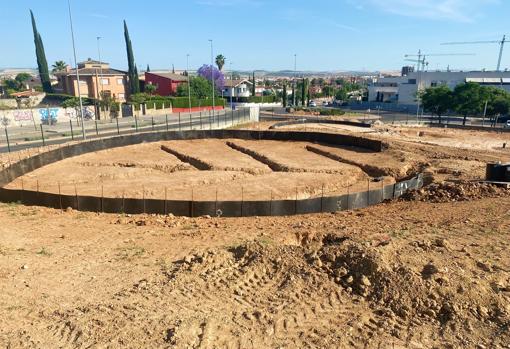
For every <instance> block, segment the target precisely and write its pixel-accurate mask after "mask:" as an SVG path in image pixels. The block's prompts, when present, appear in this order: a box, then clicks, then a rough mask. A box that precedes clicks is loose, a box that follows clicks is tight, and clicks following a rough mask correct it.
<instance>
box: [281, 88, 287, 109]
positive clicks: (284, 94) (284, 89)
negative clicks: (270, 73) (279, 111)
mask: <svg viewBox="0 0 510 349" xmlns="http://www.w3.org/2000/svg"><path fill="white" fill-rule="evenodd" d="M287 97H288V96H287V84H284V85H283V92H282V102H283V107H284V108H286V107H287Z"/></svg>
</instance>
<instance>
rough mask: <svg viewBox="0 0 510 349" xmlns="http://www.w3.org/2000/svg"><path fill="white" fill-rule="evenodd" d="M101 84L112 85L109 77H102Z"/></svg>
mask: <svg viewBox="0 0 510 349" xmlns="http://www.w3.org/2000/svg"><path fill="white" fill-rule="evenodd" d="M101 85H110V79H107V78H103V79H101Z"/></svg>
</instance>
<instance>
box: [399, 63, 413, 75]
mask: <svg viewBox="0 0 510 349" xmlns="http://www.w3.org/2000/svg"><path fill="white" fill-rule="evenodd" d="M413 72H414V67H413V66H410V65H407V66H405V67H402V76H408V75H409V74H411V73H413Z"/></svg>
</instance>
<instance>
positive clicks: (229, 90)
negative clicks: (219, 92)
mask: <svg viewBox="0 0 510 349" xmlns="http://www.w3.org/2000/svg"><path fill="white" fill-rule="evenodd" d="M251 86H252V82H251V81H249V80H246V79H242V80H225V86H224V88H223V97H230V96H232V97H250V96H251Z"/></svg>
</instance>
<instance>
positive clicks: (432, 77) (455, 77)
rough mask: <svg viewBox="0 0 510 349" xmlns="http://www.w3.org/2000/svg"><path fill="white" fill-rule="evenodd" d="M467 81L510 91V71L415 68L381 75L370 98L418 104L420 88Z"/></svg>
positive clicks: (369, 87)
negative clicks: (407, 71)
mask: <svg viewBox="0 0 510 349" xmlns="http://www.w3.org/2000/svg"><path fill="white" fill-rule="evenodd" d="M465 82H476V83H479V84H481V85H484V86H494V87H498V88H502V89H504V90H506V91H508V92H510V71H472V72H463V71H456V72H453V71H434V72H427V71H426V72H423V71H422V72H411V73H409V74H408V75H407V76H399V77H387V78H380V79H378V80H377V81H376V82H374V83H372V84H371V85H369V86H368V100H369V102H386V103H396V104H399V105H411V106H416V105H417V104H418V102H417V100H416V93H417V92H418V90H424V89H426V88H429V87H434V86H439V85H446V86H448V87H450V88H451V89H454V88H455V86H457V85H459V84H462V83H465Z"/></svg>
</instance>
